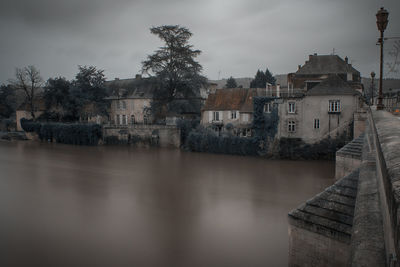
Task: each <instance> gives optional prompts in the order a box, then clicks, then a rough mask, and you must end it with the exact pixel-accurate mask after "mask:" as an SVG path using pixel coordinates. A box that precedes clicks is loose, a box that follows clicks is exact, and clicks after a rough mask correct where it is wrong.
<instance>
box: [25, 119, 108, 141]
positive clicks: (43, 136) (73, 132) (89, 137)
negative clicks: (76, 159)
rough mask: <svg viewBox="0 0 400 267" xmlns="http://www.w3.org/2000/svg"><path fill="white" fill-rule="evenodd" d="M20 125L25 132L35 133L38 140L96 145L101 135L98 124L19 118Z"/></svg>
mask: <svg viewBox="0 0 400 267" xmlns="http://www.w3.org/2000/svg"><path fill="white" fill-rule="evenodd" d="M21 127H22V129H24V131H26V132H35V133H37V134H38V135H39V138H40V140H45V141H56V142H57V143H63V144H72V145H97V144H98V143H99V140H100V139H101V137H102V129H101V126H100V125H98V124H80V123H72V124H67V123H47V122H46V123H40V122H33V121H30V120H26V119H21Z"/></svg>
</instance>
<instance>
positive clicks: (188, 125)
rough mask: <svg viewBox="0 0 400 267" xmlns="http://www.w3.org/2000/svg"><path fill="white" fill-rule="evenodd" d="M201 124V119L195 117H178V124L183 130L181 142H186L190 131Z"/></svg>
mask: <svg viewBox="0 0 400 267" xmlns="http://www.w3.org/2000/svg"><path fill="white" fill-rule="evenodd" d="M199 124H200V120H198V119H193V120H187V119H178V121H177V126H178V128H179V129H180V131H181V144H186V140H187V138H188V136H189V134H190V132H191V131H193V130H194V129H196V127H198V126H199Z"/></svg>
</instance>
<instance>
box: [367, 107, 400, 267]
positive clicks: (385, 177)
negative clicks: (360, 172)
mask: <svg viewBox="0 0 400 267" xmlns="http://www.w3.org/2000/svg"><path fill="white" fill-rule="evenodd" d="M372 120H373V125H374V128H373V129H372V130H374V137H375V140H376V144H377V153H376V155H377V162H376V163H377V175H378V177H379V178H378V179H380V187H381V191H382V194H381V196H382V199H381V201H382V213H383V219H384V232H385V249H386V252H387V258H388V261H389V263H390V262H391V261H392V258H393V257H394V254H395V255H397V258H399V257H400V117H397V116H394V115H392V114H391V113H389V112H386V111H376V110H373V111H372ZM385 210H387V211H386V212H385ZM391 264H394V266H399V261H397V263H391ZM396 264H397V265H396Z"/></svg>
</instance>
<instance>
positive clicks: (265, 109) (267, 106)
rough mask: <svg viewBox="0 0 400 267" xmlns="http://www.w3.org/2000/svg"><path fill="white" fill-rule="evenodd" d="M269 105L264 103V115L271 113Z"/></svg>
mask: <svg viewBox="0 0 400 267" xmlns="http://www.w3.org/2000/svg"><path fill="white" fill-rule="evenodd" d="M271 110H272V109H271V103H266V104H265V105H264V112H265V113H271Z"/></svg>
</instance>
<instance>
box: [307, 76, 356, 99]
mask: <svg viewBox="0 0 400 267" xmlns="http://www.w3.org/2000/svg"><path fill="white" fill-rule="evenodd" d="M357 94H359V93H358V92H357V91H356V90H354V89H353V88H351V86H350V85H349V84H348V83H347V82H345V81H343V79H342V78H340V77H339V76H337V75H329V77H328V78H327V79H326V80H324V81H322V82H321V83H319V84H318V85H316V86H314V87H313V88H312V89H310V90H308V91H307V93H306V95H308V96H312V95H357Z"/></svg>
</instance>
